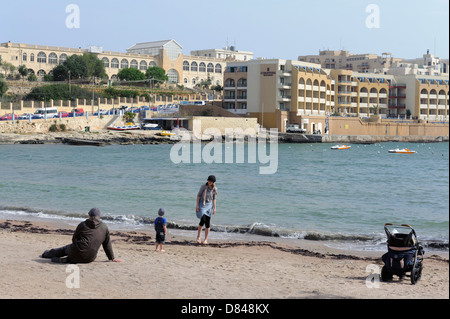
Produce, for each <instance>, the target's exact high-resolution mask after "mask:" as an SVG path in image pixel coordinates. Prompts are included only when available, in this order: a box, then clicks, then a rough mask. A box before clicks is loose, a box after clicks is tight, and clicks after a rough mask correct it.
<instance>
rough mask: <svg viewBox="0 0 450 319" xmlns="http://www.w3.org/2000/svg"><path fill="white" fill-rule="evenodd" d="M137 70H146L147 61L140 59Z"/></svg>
mask: <svg viewBox="0 0 450 319" xmlns="http://www.w3.org/2000/svg"><path fill="white" fill-rule="evenodd" d="M139 70H141V71H147V62H145V61H141V63H139Z"/></svg>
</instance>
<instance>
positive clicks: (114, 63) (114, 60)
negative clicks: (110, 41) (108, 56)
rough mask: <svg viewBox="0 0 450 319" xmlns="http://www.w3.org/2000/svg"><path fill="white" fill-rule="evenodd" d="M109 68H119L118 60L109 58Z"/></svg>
mask: <svg viewBox="0 0 450 319" xmlns="http://www.w3.org/2000/svg"><path fill="white" fill-rule="evenodd" d="M111 68H113V69H118V68H119V60H117V59H116V58H114V59H112V60H111Z"/></svg>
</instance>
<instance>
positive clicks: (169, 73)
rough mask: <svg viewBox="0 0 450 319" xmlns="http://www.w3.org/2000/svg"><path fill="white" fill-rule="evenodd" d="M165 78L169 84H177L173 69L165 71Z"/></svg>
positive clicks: (176, 74) (176, 76)
mask: <svg viewBox="0 0 450 319" xmlns="http://www.w3.org/2000/svg"><path fill="white" fill-rule="evenodd" d="M167 77H168V78H169V80H168V82H169V83H178V72H177V71H176V70H174V69H170V70H169V71H167Z"/></svg>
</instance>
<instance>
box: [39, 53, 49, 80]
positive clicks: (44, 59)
mask: <svg viewBox="0 0 450 319" xmlns="http://www.w3.org/2000/svg"><path fill="white" fill-rule="evenodd" d="M37 62H38V63H47V55H46V54H45V53H44V52H39V53H38V55H37ZM38 75H39V72H38Z"/></svg>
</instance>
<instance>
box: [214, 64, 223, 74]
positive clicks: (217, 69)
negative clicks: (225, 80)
mask: <svg viewBox="0 0 450 319" xmlns="http://www.w3.org/2000/svg"><path fill="white" fill-rule="evenodd" d="M215 72H216V73H222V65H220V64H219V63H217V64H216V67H215Z"/></svg>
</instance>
